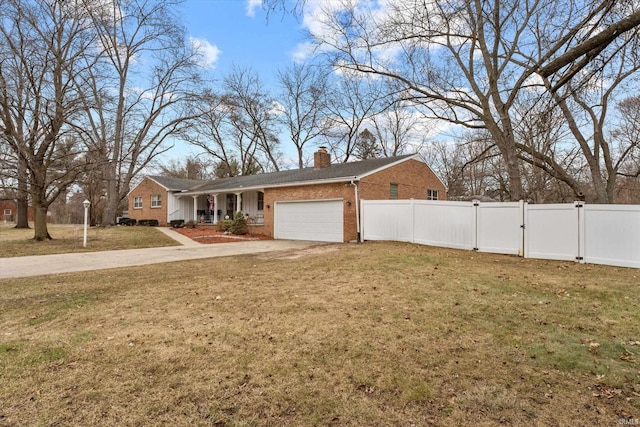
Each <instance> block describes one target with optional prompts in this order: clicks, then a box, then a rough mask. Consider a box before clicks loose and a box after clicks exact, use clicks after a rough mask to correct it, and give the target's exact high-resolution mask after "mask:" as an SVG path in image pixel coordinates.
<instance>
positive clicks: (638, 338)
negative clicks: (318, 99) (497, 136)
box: [0, 228, 640, 426]
mask: <svg viewBox="0 0 640 427" xmlns="http://www.w3.org/2000/svg"><path fill="white" fill-rule="evenodd" d="M129 229H130V228H128V229H127V231H128V230H129ZM0 289H1V291H0V377H1V378H2V380H1V381H0V424H2V425H6V426H18V425H178V426H187V425H188V426H191V425H203V426H204V425H206V426H211V425H219V426H226V425H228V426H276V425H278V426H279V425H295V426H300V425H321V426H324V425H345V426H346V425H348V426H412V425H415V426H425V425H427V426H428V425H436V426H449V425H465V426H466V425H481V426H482V425H486V426H493V425H517V426H520V425H527V426H548V425H558V426H564V425H610V426H611V425H619V424H621V423H622V422H626V423H629V422H639V421H637V420H639V419H640V302H639V297H638V295H639V291H640V271H638V270H632V269H624V268H615V267H603V266H593V265H581V264H575V263H569V262H549V261H540V260H530V259H522V258H516V257H510V256H502V255H490V254H478V253H472V252H467V251H456V250H448V249H440V248H431V247H425V246H417V245H410V244H402V243H365V244H362V245H355V244H344V245H327V246H320V247H315V248H312V249H309V250H308V252H304V253H271V254H265V255H260V256H257V255H256V256H240V257H233V258H216V259H208V260H198V261H190V262H184V263H176V264H168V265H153V266H146V267H135V268H126V269H119V270H107V271H96V272H92V273H91V274H87V273H79V274H65V275H56V276H47V277H37V278H25V279H18V280H16V279H12V280H0ZM634 420H636V421H634Z"/></svg>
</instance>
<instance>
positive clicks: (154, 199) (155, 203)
mask: <svg viewBox="0 0 640 427" xmlns="http://www.w3.org/2000/svg"><path fill="white" fill-rule="evenodd" d="M151 207H152V208H159V207H162V198H161V196H160V194H152V195H151Z"/></svg>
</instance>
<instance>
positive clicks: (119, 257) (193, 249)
mask: <svg viewBox="0 0 640 427" xmlns="http://www.w3.org/2000/svg"><path fill="white" fill-rule="evenodd" d="M158 229H159V230H161V231H162V232H164V233H165V234H167V235H169V236H171V237H172V238H174V239H176V240H178V241H180V242H181V243H183V245H182V246H171V247H163V248H148V249H124V250H117V251H104V252H82V253H69V254H56V255H38V256H25V257H15V258H0V279H9V278H18V277H30V276H41V275H45V274H58V273H70V272H78V271H92V270H103V269H107V268H118V267H132V266H136V265H149V264H161V263H166V262H176V261H184V260H190V259H203V258H215V257H224V256H233V255H244V254H256V253H262V252H272V251H288V250H298V249H304V248H307V247H309V246H313V245H317V244H318V243H317V242H304V241H293V240H256V241H249V242H246V241H245V242H238V243H219V244H208V245H203V244H200V243H197V242H194V241H192V240H191V239H189V238H184V239H181V238H180V237H177V236H181V237H184V236H182V235H179V233H176V232H175V231H172V230H169V229H162V228H158ZM176 235H177V236H176ZM185 239H186V240H185Z"/></svg>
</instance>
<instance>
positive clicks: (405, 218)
mask: <svg viewBox="0 0 640 427" xmlns="http://www.w3.org/2000/svg"><path fill="white" fill-rule="evenodd" d="M361 207H362V217H361V226H362V230H361V232H362V238H363V239H364V240H395V241H401V242H412V243H419V244H424V245H432V246H440V247H448V248H457V249H469V250H476V251H481V252H493V253H501V254H512V255H520V256H524V257H527V258H542V259H556V260H573V261H580V262H589V263H594V264H607V265H615V266H622V267H634V268H640V206H637V205H586V204H584V203H582V202H575V203H563V204H546V205H530V204H527V203H524V202H509V203H481V202H448V201H427V200H362V202H361Z"/></svg>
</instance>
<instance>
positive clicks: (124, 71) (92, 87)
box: [78, 0, 200, 226]
mask: <svg viewBox="0 0 640 427" xmlns="http://www.w3.org/2000/svg"><path fill="white" fill-rule="evenodd" d="M82 3H83V5H84V9H85V10H86V12H87V14H88V16H89V17H90V22H91V24H92V27H93V30H94V31H95V32H96V34H97V37H98V40H99V42H98V43H97V44H96V46H95V48H94V49H93V50H88V51H87V55H86V56H85V60H86V62H87V63H88V64H90V65H91V67H90V69H91V73H90V74H89V75H88V76H87V78H86V81H85V83H86V86H87V87H88V88H89V89H88V90H87V92H85V93H84V97H83V99H84V100H85V105H84V107H85V112H86V115H85V118H84V120H83V121H82V122H79V123H78V128H79V129H82V130H84V138H85V140H86V141H87V144H88V145H89V147H91V149H93V150H96V151H97V152H99V153H101V154H102V158H101V159H100V160H99V163H98V167H100V168H101V169H102V177H103V179H104V181H105V187H106V188H105V189H106V202H105V207H104V209H105V211H104V214H103V215H102V225H104V226H109V225H114V224H115V219H116V215H117V213H118V212H117V211H118V207H119V205H120V203H121V202H122V200H123V199H124V198H126V195H127V193H128V191H129V188H130V185H131V181H132V179H133V178H134V177H135V176H136V175H137V174H138V173H140V171H142V170H143V169H144V168H145V167H146V166H147V165H149V164H150V162H151V161H152V160H153V159H155V158H156V157H157V156H159V155H160V154H162V153H164V152H166V151H167V150H168V149H169V148H170V143H168V141H169V140H170V138H172V137H174V136H177V135H180V134H181V133H182V132H183V131H184V129H185V127H186V126H187V124H188V121H189V119H190V117H189V116H188V115H187V113H186V106H187V104H188V103H189V102H190V101H191V100H192V99H193V98H194V93H195V92H196V91H195V89H194V87H195V85H197V83H198V82H199V78H200V77H199V68H198V66H197V61H198V56H197V52H195V51H194V50H193V49H192V48H191V46H189V44H188V43H187V41H186V39H185V34H184V29H183V27H182V26H180V25H179V24H177V23H176V20H175V16H174V9H173V8H174V6H175V4H176V3H175V2H174V1H172V0H160V1H154V2H150V1H146V0H132V1H124V0H108V1H106V2H98V3H96V2H94V1H92V0H82ZM96 50H97V51H98V53H97V54H96V56H94V55H92V53H93V52H95V51H96Z"/></svg>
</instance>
